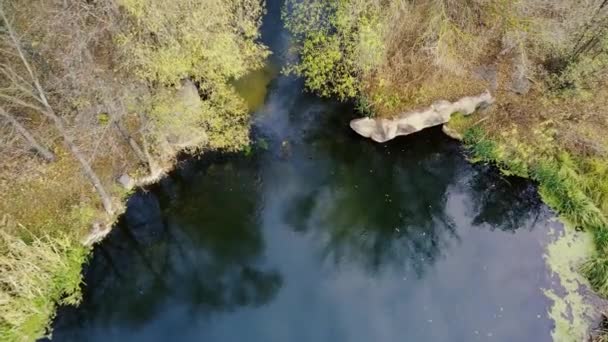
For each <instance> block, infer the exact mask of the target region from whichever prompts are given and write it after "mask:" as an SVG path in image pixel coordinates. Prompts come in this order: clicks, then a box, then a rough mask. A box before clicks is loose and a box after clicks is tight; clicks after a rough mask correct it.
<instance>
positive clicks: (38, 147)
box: [0, 106, 55, 162]
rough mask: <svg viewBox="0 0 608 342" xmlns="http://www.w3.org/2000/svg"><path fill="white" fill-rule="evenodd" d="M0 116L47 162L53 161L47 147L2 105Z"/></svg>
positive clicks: (53, 155) (53, 158)
mask: <svg viewBox="0 0 608 342" xmlns="http://www.w3.org/2000/svg"><path fill="white" fill-rule="evenodd" d="M0 116H1V117H3V118H5V119H6V120H7V121H8V122H10V123H11V125H13V126H14V127H15V129H16V130H17V132H19V134H20V135H21V136H22V137H23V138H24V139H25V140H26V141H27V142H28V144H29V145H30V146H31V147H32V148H33V149H34V150H35V151H36V152H37V153H38V154H39V155H40V156H41V157H42V158H44V160H46V161H47V162H53V161H55V154H54V153H53V152H51V150H49V149H48V148H46V147H45V146H43V145H42V144H41V143H39V142H38V141H37V140H36V138H35V137H34V136H33V135H32V133H30V132H29V130H28V129H27V128H25V126H23V125H22V124H21V123H20V122H19V120H17V119H16V118H15V117H14V116H13V115H12V114H11V113H9V112H7V111H6V110H5V109H4V107H2V106H0Z"/></svg>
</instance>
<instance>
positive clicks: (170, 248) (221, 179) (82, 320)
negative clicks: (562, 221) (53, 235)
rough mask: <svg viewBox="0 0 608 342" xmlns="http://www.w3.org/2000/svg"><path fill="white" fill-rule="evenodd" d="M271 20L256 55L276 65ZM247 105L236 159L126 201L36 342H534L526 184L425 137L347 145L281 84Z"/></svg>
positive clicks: (319, 108)
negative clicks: (48, 337)
mask: <svg viewBox="0 0 608 342" xmlns="http://www.w3.org/2000/svg"><path fill="white" fill-rule="evenodd" d="M278 8H279V4H277V3H270V4H269V14H268V16H267V19H266V21H265V24H264V39H265V41H266V42H267V43H268V44H269V45H270V46H271V47H272V48H273V50H274V52H275V56H274V57H273V60H274V62H275V64H279V65H280V64H281V60H283V59H284V53H283V52H282V51H285V50H284V47H285V46H286V44H287V42H288V37H287V36H286V35H285V33H283V31H282V30H280V29H278V27H280V22H278V21H279V15H278ZM262 86H263V85H262ZM256 90H257V89H256ZM258 93H259V92H258ZM262 93H263V92H262ZM265 99H266V100H265V102H264V103H263V105H262V106H261V107H260V108H258V109H257V111H256V114H255V124H254V129H253V135H254V137H255V140H256V143H255V145H254V148H253V150H252V152H251V153H248V154H247V155H210V154H207V155H205V156H203V157H202V159H201V160H192V161H189V162H186V163H183V164H182V165H180V166H179V167H178V168H177V169H176V170H175V171H174V172H173V173H171V174H170V175H169V176H168V177H166V178H165V179H164V180H163V181H161V182H160V183H159V184H158V185H156V186H153V187H151V188H150V189H146V190H142V191H139V192H137V193H136V194H135V195H134V196H133V197H132V198H131V199H130V201H129V203H128V210H127V212H126V214H125V215H124V217H123V218H122V219H121V220H120V222H119V223H118V224H117V226H116V227H115V228H114V230H113V232H112V234H111V235H110V236H109V237H108V238H107V239H106V240H105V241H104V242H103V243H101V244H99V245H98V246H97V247H96V248H95V251H94V255H93V258H92V260H91V262H90V265H89V266H88V267H87V269H86V270H85V281H86V284H87V286H86V287H85V290H84V301H83V303H82V304H81V305H80V306H79V307H78V308H62V309H61V310H60V311H59V313H58V318H57V319H56V321H55V323H54V336H53V337H54V338H53V340H54V341H100V342H101V341H104V342H105V341H208V342H246V341H247V342H249V341H251V342H299V341H302V342H303V341H315V342H325V341H327V342H329V341H332V342H334V341H335V342H358V341H361V342H375V341H378V342H381V341H477V340H480V341H504V342H514V341H534V342H539V341H550V340H551V334H550V332H551V329H552V328H553V321H551V320H550V319H549V318H548V315H547V311H548V309H549V306H550V305H551V301H550V300H548V299H547V298H546V297H545V296H544V295H543V291H542V289H543V288H548V287H550V284H551V277H550V272H549V271H548V269H547V267H546V265H545V261H544V260H543V253H544V249H545V246H546V245H547V243H548V242H549V241H550V237H549V231H550V229H551V227H552V226H553V225H555V224H554V223H552V219H553V215H552V213H551V212H550V211H549V210H547V209H546V207H545V206H544V205H542V203H541V202H540V200H539V199H538V197H537V195H536V191H535V189H534V188H533V187H532V186H531V184H529V183H527V182H525V181H523V180H519V179H515V178H505V177H502V176H501V175H500V174H499V173H497V172H496V171H495V170H493V169H491V168H489V167H484V166H479V165H471V164H469V163H468V162H467V160H466V157H465V155H464V154H463V151H462V150H461V148H460V147H459V144H458V143H457V142H455V141H452V140H450V139H449V138H447V137H445V136H444V135H443V134H442V133H441V130H440V129H430V130H427V131H424V132H421V133H419V134H415V135H413V136H409V137H405V138H399V139H397V140H395V141H393V142H391V143H388V144H384V145H381V144H375V143H372V142H371V141H368V140H364V139H362V138H360V137H358V136H356V135H355V134H354V133H352V132H351V131H350V129H349V128H348V121H349V120H350V119H351V118H352V117H353V116H354V115H355V114H354V113H353V111H352V108H351V107H350V106H348V105H341V104H336V103H333V102H331V101H324V100H321V99H318V98H315V97H313V96H311V95H307V94H305V93H303V91H302V84H301V81H299V80H295V79H292V78H289V77H285V76H278V77H275V78H274V79H273V80H272V82H271V83H270V85H269V86H268V93H267V94H266V96H265Z"/></svg>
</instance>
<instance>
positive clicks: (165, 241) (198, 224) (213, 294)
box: [60, 163, 281, 325]
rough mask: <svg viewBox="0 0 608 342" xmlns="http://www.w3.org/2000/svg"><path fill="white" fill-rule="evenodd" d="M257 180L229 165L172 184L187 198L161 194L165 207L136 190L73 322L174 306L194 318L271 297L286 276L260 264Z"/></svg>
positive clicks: (137, 315)
mask: <svg viewBox="0 0 608 342" xmlns="http://www.w3.org/2000/svg"><path fill="white" fill-rule="evenodd" d="M255 179H256V177H255V175H254V174H252V172H250V171H249V170H248V169H247V168H242V169H239V168H236V167H232V166H231V164H229V163H228V164H223V165H216V166H214V167H212V168H210V169H209V170H208V172H207V173H206V174H205V175H204V177H203V175H198V177H195V178H193V179H189V180H188V182H184V184H181V183H180V182H175V183H174V184H172V185H168V186H169V187H179V191H177V192H175V193H179V194H180V196H178V197H174V196H169V197H167V196H161V197H162V200H161V202H163V204H162V205H159V203H158V200H157V199H156V196H155V195H154V194H152V193H147V194H145V193H144V194H140V195H138V196H136V197H135V198H139V199H138V200H135V202H136V203H133V205H132V206H131V207H130V208H129V211H130V212H133V213H135V214H134V216H133V215H132V217H129V215H127V216H126V218H125V219H123V221H122V222H121V223H120V224H119V226H118V227H117V228H116V229H115V230H114V232H113V234H112V236H111V237H110V238H109V239H107V240H106V241H104V243H103V244H102V245H100V246H99V247H98V248H97V249H96V252H95V254H94V260H93V261H92V263H91V266H90V269H89V271H88V275H87V282H88V283H90V284H92V285H93V286H91V287H90V288H89V289H88V291H87V295H86V298H85V302H84V303H83V305H82V306H81V307H80V308H79V309H78V310H77V311H75V312H74V315H73V317H72V320H71V324H82V323H77V322H79V321H80V322H82V320H83V319H84V318H85V317H86V318H87V319H92V320H96V321H98V322H103V321H105V320H110V319H111V320H113V321H114V320H116V321H119V322H121V323H122V324H124V323H125V322H130V323H131V324H139V323H145V322H146V321H148V320H150V319H152V318H154V317H155V316H157V315H159V314H162V313H163V312H164V311H166V310H167V309H168V308H169V307H172V308H175V307H177V308H180V309H184V310H186V311H188V312H191V313H192V316H190V315H189V316H188V317H189V318H194V317H200V316H201V315H202V314H203V315H204V314H205V313H212V312H217V311H231V310H234V309H236V308H238V307H240V306H256V305H261V304H264V303H266V302H268V301H269V300H271V299H272V298H273V296H274V295H275V294H276V292H277V290H278V289H279V287H280V286H281V278H280V275H279V274H278V272H276V271H274V270H268V269H265V268H264V267H263V266H261V265H260V260H259V257H260V255H261V253H262V252H263V248H264V246H263V240H262V235H261V232H260V230H259V227H258V224H257V222H256V212H255V210H256V201H257V196H258V194H257V190H256V187H257V185H256V184H255V183H256V182H255ZM186 183H187V184H186ZM165 190H167V189H165ZM169 190H171V189H169ZM173 190H175V189H173ZM169 193H173V192H172V191H169ZM164 202H167V203H164ZM161 211H164V212H161ZM64 316H66V315H64ZM64 318H65V317H64ZM67 321H70V319H69V318H68V319H67ZM60 323H61V322H60ZM63 324H68V325H69V324H70V323H66V319H64V322H63Z"/></svg>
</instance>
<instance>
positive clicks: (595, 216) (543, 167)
mask: <svg viewBox="0 0 608 342" xmlns="http://www.w3.org/2000/svg"><path fill="white" fill-rule="evenodd" d="M463 138H464V139H463V142H464V144H465V146H466V147H467V148H468V149H469V151H470V152H471V154H472V156H473V157H472V158H471V160H472V161H473V162H483V163H495V164H496V165H497V166H498V167H499V168H500V169H501V170H502V171H503V172H504V173H506V174H507V175H510V174H515V175H518V176H524V177H530V178H532V179H533V180H534V181H536V182H537V183H538V192H539V194H540V195H541V197H542V199H543V201H544V202H545V203H546V204H547V205H548V206H549V207H551V208H552V209H553V210H555V211H556V212H557V213H558V214H559V215H560V216H561V217H562V218H563V219H564V220H565V221H566V222H568V223H569V224H570V225H572V226H573V227H575V228H579V229H584V230H588V231H591V232H592V233H593V236H594V242H595V247H596V256H595V257H593V258H592V259H591V260H589V261H587V262H586V263H585V264H584V265H583V267H582V272H583V273H584V274H585V276H586V277H587V278H588V279H589V281H590V283H591V285H592V286H593V288H594V290H595V291H597V292H598V293H599V294H600V295H602V296H605V297H608V219H607V218H606V214H607V213H608V211H606V201H607V198H608V191H607V190H608V162H607V161H606V160H600V159H592V158H579V159H574V158H572V157H571V156H570V155H569V154H567V153H565V152H562V153H561V154H559V155H557V156H556V157H547V156H542V155H537V156H536V158H535V159H521V158H519V156H518V155H517V152H515V153H512V154H506V153H505V152H504V151H505V149H504V147H503V146H501V145H499V144H498V143H496V142H495V141H493V140H492V138H488V137H487V134H486V133H485V131H484V130H483V128H481V127H478V126H476V127H471V128H469V129H468V130H466V131H465V133H464V136H463ZM528 170H530V171H528Z"/></svg>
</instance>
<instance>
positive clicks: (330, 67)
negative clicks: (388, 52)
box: [283, 0, 384, 100]
mask: <svg viewBox="0 0 608 342" xmlns="http://www.w3.org/2000/svg"><path fill="white" fill-rule="evenodd" d="M374 8H375V7H374V6H372V5H367V4H365V3H357V4H353V3H351V2H349V1H341V0H340V1H338V0H334V1H321V0H307V1H299V0H288V1H287V3H286V5H285V9H284V12H283V17H284V21H285V25H286V27H287V28H288V29H289V30H290V31H291V33H292V34H293V36H294V38H295V40H296V50H297V52H298V54H299V57H300V59H299V61H298V62H297V63H295V64H292V65H290V66H288V67H287V68H286V69H285V71H286V72H287V73H293V74H295V75H298V76H303V77H304V80H305V85H306V87H307V88H308V89H309V90H311V91H314V92H316V93H318V94H319V95H321V96H325V97H330V96H335V97H337V98H338V99H340V100H346V99H350V98H354V97H356V96H357V95H358V94H359V93H360V83H361V78H360V76H361V74H362V72H370V71H372V70H373V69H374V68H375V67H376V66H377V65H378V64H379V63H380V62H381V61H382V57H383V54H384V45H383V43H382V39H381V36H382V26H381V21H380V20H379V19H378V13H377V12H376V11H374Z"/></svg>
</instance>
